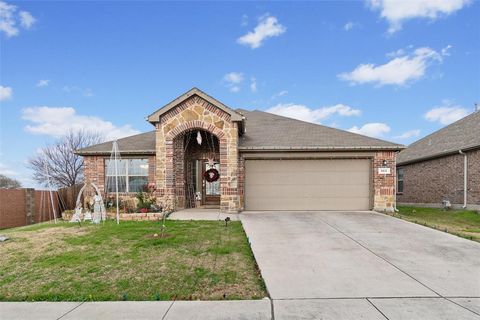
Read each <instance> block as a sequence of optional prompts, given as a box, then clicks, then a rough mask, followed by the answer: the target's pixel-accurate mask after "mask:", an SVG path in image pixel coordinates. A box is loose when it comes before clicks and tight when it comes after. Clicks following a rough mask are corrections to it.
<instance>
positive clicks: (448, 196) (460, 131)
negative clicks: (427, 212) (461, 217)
mask: <svg viewBox="0 0 480 320" xmlns="http://www.w3.org/2000/svg"><path fill="white" fill-rule="evenodd" d="M397 184H398V186H397V201H398V202H399V203H402V204H414V205H422V206H433V207H439V206H442V201H443V200H448V201H450V203H451V204H453V205H454V206H455V207H464V206H466V207H468V208H472V209H480V112H479V111H476V112H474V113H472V114H470V115H468V116H466V117H465V118H463V119H460V120H458V121H457V122H454V123H452V124H450V125H449V126H446V127H445V128H443V129H440V130H438V131H436V132H434V133H432V134H431V135H429V136H426V137H425V138H423V139H421V140H419V141H417V142H415V143H413V144H412V145H410V146H409V147H408V148H407V149H405V150H403V151H402V152H400V154H399V155H398V157H397Z"/></svg>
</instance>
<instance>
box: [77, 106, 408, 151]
mask: <svg viewBox="0 0 480 320" xmlns="http://www.w3.org/2000/svg"><path fill="white" fill-rule="evenodd" d="M237 112H238V113H239V114H242V115H244V116H245V117H246V118H247V119H246V132H245V133H244V134H243V136H241V137H239V150H243V151H248V150H251V151H267V150H309V151H311V150H401V149H403V148H404V146H402V145H399V144H396V143H392V142H388V141H384V140H380V139H375V138H370V137H367V136H363V135H359V134H355V133H351V132H348V131H343V130H339V129H334V128H329V127H325V126H322V125H318V124H313V123H309V122H304V121H300V120H295V119H291V118H287V117H282V116H278V115H274V114H271V113H267V112H263V111H257V110H255V111H247V110H237ZM117 142H118V149H119V150H120V154H155V132H154V131H152V132H146V133H142V134H138V135H135V136H131V137H127V138H123V139H119V140H118V141H117ZM111 151H112V141H110V142H105V143H102V144H97V145H94V146H91V147H87V148H84V149H81V150H77V154H80V155H94V154H101V155H106V154H110V152H111Z"/></svg>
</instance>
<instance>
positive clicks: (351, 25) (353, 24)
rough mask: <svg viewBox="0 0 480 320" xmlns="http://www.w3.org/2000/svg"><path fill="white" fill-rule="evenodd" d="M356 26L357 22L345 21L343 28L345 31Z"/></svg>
mask: <svg viewBox="0 0 480 320" xmlns="http://www.w3.org/2000/svg"><path fill="white" fill-rule="evenodd" d="M355 26H356V23H354V22H352V21H349V22H347V23H345V25H344V26H343V29H344V30H345V31H350V30H352V29H353V28H354V27H355Z"/></svg>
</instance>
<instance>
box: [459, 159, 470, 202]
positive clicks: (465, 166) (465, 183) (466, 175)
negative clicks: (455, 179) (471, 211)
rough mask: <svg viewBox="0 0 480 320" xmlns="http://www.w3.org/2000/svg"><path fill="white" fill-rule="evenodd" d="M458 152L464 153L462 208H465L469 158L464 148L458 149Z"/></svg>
mask: <svg viewBox="0 0 480 320" xmlns="http://www.w3.org/2000/svg"><path fill="white" fill-rule="evenodd" d="M458 153H460V154H462V155H463V206H462V208H463V209H465V208H466V207H467V193H468V191H467V182H468V172H467V168H468V160H467V154H466V153H465V152H463V151H462V150H458Z"/></svg>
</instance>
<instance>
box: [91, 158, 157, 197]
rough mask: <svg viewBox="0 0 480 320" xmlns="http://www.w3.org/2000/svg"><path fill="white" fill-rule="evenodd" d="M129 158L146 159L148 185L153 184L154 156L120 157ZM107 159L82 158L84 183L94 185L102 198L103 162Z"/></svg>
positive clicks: (103, 192)
mask: <svg viewBox="0 0 480 320" xmlns="http://www.w3.org/2000/svg"><path fill="white" fill-rule="evenodd" d="M120 152H121V150H120ZM129 158H141V159H148V183H155V165H156V163H155V156H152V155H138V156H134V155H132V156H122V159H129ZM108 159H110V156H107V155H101V156H84V157H83V175H84V179H85V182H87V183H88V182H91V183H94V184H95V185H96V186H97V187H98V189H99V190H100V192H101V193H102V195H103V196H105V160H108Z"/></svg>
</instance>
